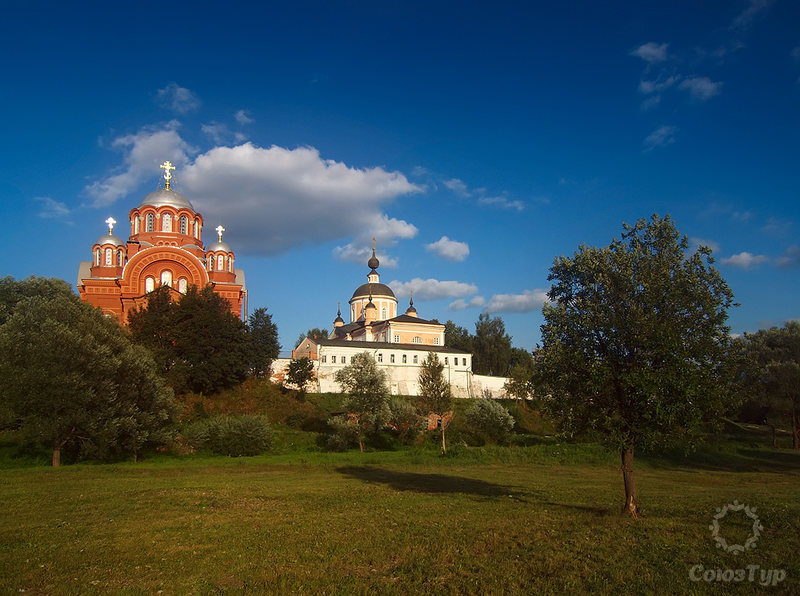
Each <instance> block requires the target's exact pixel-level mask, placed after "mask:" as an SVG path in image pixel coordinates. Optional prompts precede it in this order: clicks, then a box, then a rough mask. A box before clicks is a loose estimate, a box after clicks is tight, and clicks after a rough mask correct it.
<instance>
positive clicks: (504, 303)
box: [486, 289, 547, 313]
mask: <svg viewBox="0 0 800 596" xmlns="http://www.w3.org/2000/svg"><path fill="white" fill-rule="evenodd" d="M545 302H547V292H546V291H544V290H539V289H536V290H525V291H524V292H522V294H495V295H494V296H492V297H491V298H490V299H489V304H488V305H487V306H486V312H489V313H496V312H531V311H533V310H539V309H540V308H542V305H544V303H545Z"/></svg>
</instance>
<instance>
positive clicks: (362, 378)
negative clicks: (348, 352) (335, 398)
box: [335, 352, 389, 451]
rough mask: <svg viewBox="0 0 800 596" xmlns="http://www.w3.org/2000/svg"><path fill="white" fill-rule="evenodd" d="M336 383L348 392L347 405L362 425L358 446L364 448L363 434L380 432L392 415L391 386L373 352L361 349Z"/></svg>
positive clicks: (337, 373)
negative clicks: (390, 409) (390, 406)
mask: <svg viewBox="0 0 800 596" xmlns="http://www.w3.org/2000/svg"><path fill="white" fill-rule="evenodd" d="M335 378H336V382H337V383H339V385H340V386H341V388H342V391H343V392H344V393H345V394H346V397H345V401H344V407H345V409H346V410H347V413H348V415H349V416H350V417H351V418H352V419H353V421H354V422H355V424H356V425H357V428H358V447H359V449H360V450H361V451H364V443H363V440H362V435H363V434H364V433H366V434H370V433H373V432H375V431H377V430H378V429H379V428H380V426H381V425H382V424H383V423H384V422H385V421H386V420H387V419H388V417H389V385H388V383H387V381H386V373H385V372H384V371H382V370H380V369H379V368H378V365H377V363H376V362H375V359H374V358H373V357H372V356H371V355H370V354H369V352H361V353H359V354H356V355H355V356H353V357H352V358H351V359H350V364H348V365H347V366H345V367H344V368H341V369H339V370H338V371H337V372H336V377H335Z"/></svg>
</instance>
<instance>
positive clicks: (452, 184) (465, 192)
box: [442, 178, 472, 197]
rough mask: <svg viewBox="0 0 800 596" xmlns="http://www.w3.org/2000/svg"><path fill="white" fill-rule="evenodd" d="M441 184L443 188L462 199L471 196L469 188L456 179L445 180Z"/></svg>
mask: <svg viewBox="0 0 800 596" xmlns="http://www.w3.org/2000/svg"><path fill="white" fill-rule="evenodd" d="M442 184H444V185H445V187H447V188H448V189H450V190H452V191H453V192H454V193H456V194H458V195H461V196H462V197H471V196H472V193H471V192H470V190H469V187H468V186H467V185H466V183H465V182H464V181H463V180H460V179H458V178H450V179H449V180H445V181H444V182H443V183H442Z"/></svg>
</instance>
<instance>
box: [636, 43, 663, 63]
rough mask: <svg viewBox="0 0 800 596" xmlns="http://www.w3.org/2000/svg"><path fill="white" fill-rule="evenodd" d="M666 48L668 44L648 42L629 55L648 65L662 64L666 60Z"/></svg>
mask: <svg viewBox="0 0 800 596" xmlns="http://www.w3.org/2000/svg"><path fill="white" fill-rule="evenodd" d="M668 46H669V44H666V43H655V42H653V41H649V42H647V43H644V44H642V45H640V46H639V47H638V48H636V49H634V50H631V52H630V55H631V56H636V57H637V58H641V59H642V60H644V61H645V62H647V63H649V64H655V63H657V62H664V60H666V59H667V47H668Z"/></svg>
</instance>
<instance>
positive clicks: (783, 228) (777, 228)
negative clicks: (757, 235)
mask: <svg viewBox="0 0 800 596" xmlns="http://www.w3.org/2000/svg"><path fill="white" fill-rule="evenodd" d="M791 227H792V222H791V221H787V220H783V219H778V218H777V217H770V218H769V219H768V220H767V223H765V224H764V225H763V226H761V231H762V232H764V233H765V234H768V235H770V236H785V235H786V234H787V233H788V232H789V229H790V228H791Z"/></svg>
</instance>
